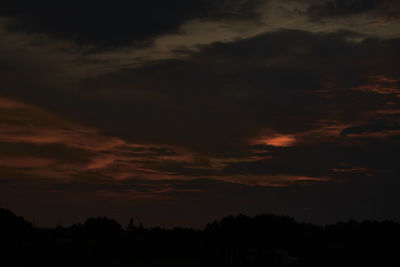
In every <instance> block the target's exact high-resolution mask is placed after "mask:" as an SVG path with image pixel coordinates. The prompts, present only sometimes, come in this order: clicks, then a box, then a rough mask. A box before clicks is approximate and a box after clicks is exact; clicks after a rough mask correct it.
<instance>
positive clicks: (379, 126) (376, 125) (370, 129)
mask: <svg viewBox="0 0 400 267" xmlns="http://www.w3.org/2000/svg"><path fill="white" fill-rule="evenodd" d="M393 130H400V124H399V123H398V122H396V121H395V122H390V121H387V120H383V119H382V120H377V121H371V122H369V123H368V124H364V125H359V126H353V127H348V128H346V129H344V130H343V131H342V132H341V135H351V134H357V135H359V134H364V133H377V132H389V131H393Z"/></svg>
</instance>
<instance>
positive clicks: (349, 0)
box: [308, 0, 385, 19]
mask: <svg viewBox="0 0 400 267" xmlns="http://www.w3.org/2000/svg"><path fill="white" fill-rule="evenodd" d="M384 2H385V1H384V0H333V1H326V2H324V3H322V4H314V5H312V6H310V7H309V9H308V13H309V15H310V17H311V18H313V19H323V18H328V17H344V16H351V15H356V14H360V13H364V12H368V11H370V10H373V9H374V8H376V7H378V6H379V5H381V4H383V3H384Z"/></svg>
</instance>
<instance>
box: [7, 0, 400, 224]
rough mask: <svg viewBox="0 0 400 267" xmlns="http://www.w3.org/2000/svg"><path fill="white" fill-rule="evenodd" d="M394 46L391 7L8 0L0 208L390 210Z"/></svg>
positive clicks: (63, 213) (394, 163)
mask: <svg viewBox="0 0 400 267" xmlns="http://www.w3.org/2000/svg"><path fill="white" fill-rule="evenodd" d="M399 51H400V1H398V0H284V1H283V0H191V1H188V0H170V1H166V0H147V1H142V0H134V1H123V0H113V1H94V0H87V1H82V0H80V1H78V0H59V1H50V0H48V1H45V0H38V1H32V0H0V203H1V207H3V208H8V209H11V210H13V211H14V212H15V213H17V214H18V215H21V216H24V217H25V218H26V219H28V220H31V221H35V223H36V224H37V225H39V226H55V225H57V224H63V225H70V224H72V223H78V222H83V221H84V220H85V219H86V218H87V217H91V216H109V217H112V218H115V219H118V220H119V222H120V223H121V224H122V225H126V224H127V223H128V220H129V217H133V218H134V220H135V221H142V222H143V223H144V224H145V225H146V226H152V225H159V226H166V227H170V226H178V225H179V226H191V227H203V226H204V225H205V224H206V223H207V222H209V221H211V220H214V219H218V218H220V217H222V216H225V215H229V214H237V213H244V214H247V215H255V214H258V213H266V212H272V213H276V214H281V215H289V216H293V217H295V218H296V219H298V220H299V221H307V222H313V223H320V224H325V223H331V222H336V221H337V220H348V219H350V218H353V219H394V220H400V213H399V209H400V194H399V190H400V52H399Z"/></svg>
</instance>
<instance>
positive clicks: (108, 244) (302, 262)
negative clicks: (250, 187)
mask: <svg viewBox="0 0 400 267" xmlns="http://www.w3.org/2000/svg"><path fill="white" fill-rule="evenodd" d="M0 238H1V239H0V244H1V245H0V266H41V267H46V266H54V267H59V266H68V267H72V266H96V267H97V266H138V267H142V266H143V267H147V266H163V267H164V266H166V267H168V266H175V267H180V266H185V267H197V266H210V267H211V266H212V267H219V266H220V267H225V266H226V267H242V266H243V267H258V266H264V267H268V266H271V267H275V266H277V267H278V266H279V267H280V266H282V267H285V266H293V267H300V266H307V267H314V266H321V267H324V266H327V267H329V266H335V267H336V266H338V267H344V266H351V267H359V266H384V267H389V266H400V260H399V256H398V255H399V254H398V253H399V251H400V250H399V249H400V225H399V224H397V223H394V222H389V221H385V222H375V221H364V222H362V223H358V222H355V221H350V222H347V223H341V222H340V223H337V224H335V225H330V226H327V227H320V226H316V225H311V224H304V223H297V222H296V221H294V220H293V219H292V218H289V217H281V216H275V215H259V216H256V217H253V218H249V217H247V216H243V215H239V216H236V217H226V218H223V219H222V220H220V221H217V222H213V223H211V224H209V225H207V227H206V228H205V229H204V230H194V229H182V228H175V229H172V230H167V229H161V228H151V229H147V228H144V227H142V226H136V225H134V224H133V222H131V223H130V224H129V225H128V227H126V229H123V228H122V227H121V226H120V225H119V224H118V223H117V222H116V221H114V220H112V219H108V218H90V219H88V220H87V221H86V222H85V223H84V224H77V225H73V226H71V227H69V228H66V227H57V228H55V229H40V228H36V227H33V226H32V224H31V223H29V222H27V221H25V220H24V219H23V218H22V217H17V216H15V215H14V214H13V213H12V212H11V211H8V210H5V209H0Z"/></svg>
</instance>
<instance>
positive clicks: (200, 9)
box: [0, 0, 265, 48]
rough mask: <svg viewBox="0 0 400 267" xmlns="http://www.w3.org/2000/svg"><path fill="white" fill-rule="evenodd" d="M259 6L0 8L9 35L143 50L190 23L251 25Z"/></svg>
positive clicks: (212, 0) (20, 2) (20, 0)
mask: <svg viewBox="0 0 400 267" xmlns="http://www.w3.org/2000/svg"><path fill="white" fill-rule="evenodd" d="M264 2H265V1H262V0H245V1H243V0H233V1H227V0H194V1H186V0H173V1H162V0H152V1H141V0H137V1H122V0H121V1H119V0H118V1H112V2H111V1H94V0H90V1H77V0H72V1H68V0H63V1H57V2H54V1H49V0H40V1H34V2H32V1H29V0H6V1H2V2H1V13H0V16H5V17H9V18H10V19H9V20H8V24H7V28H8V29H9V30H11V31H23V32H28V33H44V34H47V35H49V36H51V37H55V38H63V39H64V38H65V39H70V40H73V41H75V42H77V43H78V44H82V45H87V44H89V45H95V46H97V47H102V48H111V47H120V46H126V45H132V44H134V45H149V44H150V43H151V41H152V40H153V38H154V37H156V36H159V35H162V34H167V33H173V32H176V31H177V30H178V29H179V27H180V26H181V25H182V24H183V23H185V22H187V21H189V20H193V19H206V20H228V21H229V20H232V21H233V20H239V21H240V20H257V18H258V17H259V13H258V11H257V10H258V8H259V6H260V5H261V4H262V3H264Z"/></svg>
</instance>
